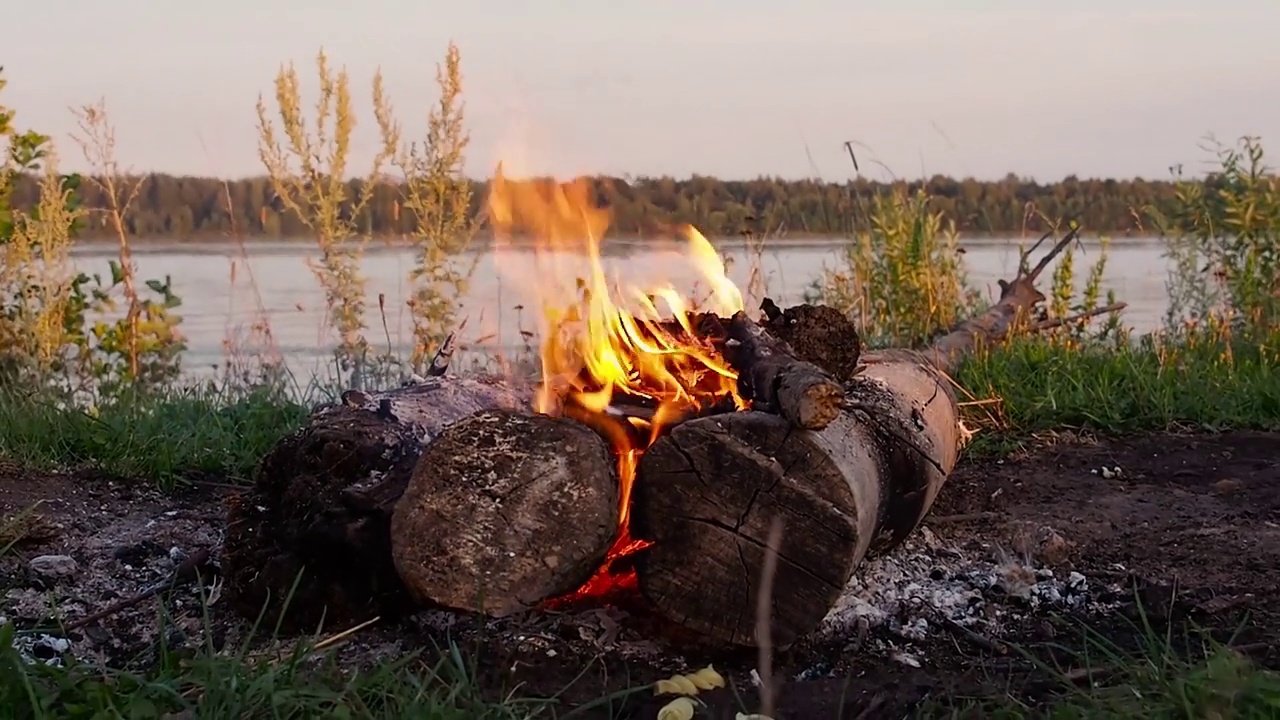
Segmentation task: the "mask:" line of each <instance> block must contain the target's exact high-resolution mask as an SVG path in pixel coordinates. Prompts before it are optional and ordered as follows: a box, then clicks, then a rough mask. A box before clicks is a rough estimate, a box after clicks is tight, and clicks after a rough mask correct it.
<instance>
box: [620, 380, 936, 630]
mask: <svg viewBox="0 0 1280 720" xmlns="http://www.w3.org/2000/svg"><path fill="white" fill-rule="evenodd" d="M849 399H850V407H849V408H847V409H845V410H842V411H841V412H840V413H839V414H838V415H837V417H836V419H835V420H834V421H833V422H831V423H830V424H829V425H828V426H827V427H825V428H823V429H822V430H818V431H807V430H803V429H799V428H795V427H793V426H791V425H790V424H789V423H787V422H785V421H783V420H781V419H780V418H777V417H774V416H771V415H768V414H763V413H758V412H747V413H733V414H729V415H718V416H713V417H707V418H700V419H697V420H692V421H689V422H686V423H683V424H681V425H678V426H676V427H675V428H673V429H672V431H671V433H670V434H669V435H667V436H666V437H664V438H662V439H660V440H658V442H657V443H656V444H655V445H654V446H653V447H651V448H650V449H649V450H648V451H647V452H646V453H645V454H644V456H643V457H642V458H641V460H640V463H639V466H638V469H637V477H636V483H635V490H634V495H633V505H632V526H631V530H632V534H633V535H634V536H635V537H637V538H642V539H646V540H651V541H653V542H654V545H653V546H652V547H651V548H649V549H647V550H645V551H643V552H642V553H641V555H640V556H639V558H638V560H637V563H636V570H637V575H638V580H639V585H640V590H641V592H643V593H644V595H645V597H646V599H648V600H649V602H650V603H652V604H653V606H654V607H655V608H656V609H657V610H658V611H659V612H661V613H662V614H663V615H664V616H666V617H667V618H668V619H670V620H673V621H674V622H676V623H678V624H680V625H682V626H684V627H686V628H688V629H690V630H694V631H695V632H697V633H699V634H701V635H703V636H704V637H706V638H707V639H709V640H711V641H713V642H716V643H724V644H730V645H743V646H752V645H755V644H756V643H757V639H758V635H757V631H758V630H759V628H757V627H756V618H755V608H756V605H757V593H758V589H759V588H760V587H761V585H762V579H763V578H762V568H763V567H764V559H765V548H766V543H765V538H766V537H767V533H768V528H769V524H770V522H771V521H772V519H773V518H774V517H775V516H780V517H781V518H782V521H783V535H782V545H781V547H780V548H779V555H778V570H777V576H776V577H775V578H774V581H773V588H774V589H773V598H772V601H771V605H772V608H773V610H772V613H771V619H770V623H771V624H770V628H769V632H770V635H771V641H772V642H773V643H775V644H777V645H779V646H786V645H788V644H789V643H791V642H793V641H794V640H795V639H796V638H798V637H801V636H803V635H805V634H807V633H809V632H811V631H812V630H814V629H816V628H817V627H818V625H819V624H820V623H821V621H822V619H823V618H824V617H825V616H826V614H827V613H828V612H829V611H830V609H831V607H832V606H833V605H834V604H835V603H836V601H837V600H838V599H839V597H840V595H841V593H842V592H843V590H844V587H845V585H846V584H847V583H848V582H849V579H850V577H851V576H852V573H853V571H854V569H855V568H856V567H857V566H858V565H859V564H860V563H861V562H862V560H863V559H864V558H865V557H867V556H868V555H870V554H874V553H878V552H883V551H885V550H887V549H888V548H891V547H893V546H894V545H895V544H897V543H899V542H901V540H902V539H903V538H905V537H906V536H907V535H909V534H910V533H911V532H912V531H913V530H914V529H915V527H916V526H917V525H918V524H919V522H920V521H921V520H922V519H923V517H924V516H925V514H926V513H927V512H928V510H929V508H930V506H932V504H933V501H934V499H935V498H936V497H937V495H938V491H939V490H940V489H941V488H942V485H943V483H944V482H945V481H946V477H947V475H948V474H949V473H950V472H951V469H952V468H953V467H954V466H955V462H956V457H957V455H958V450H959V427H958V424H957V419H958V416H957V406H956V402H955V398H954V396H953V395H952V394H951V393H950V392H949V390H948V388H947V386H946V384H945V380H944V379H943V378H942V377H941V375H939V374H938V373H937V372H936V371H935V370H933V369H932V368H931V367H929V366H927V365H924V364H921V363H919V362H911V361H904V362H900V363H894V364H885V365H877V366H873V367H871V368H868V369H867V370H866V371H864V372H863V373H862V374H861V375H860V376H858V377H857V378H856V379H855V380H853V381H852V383H851V386H850V393H849Z"/></svg>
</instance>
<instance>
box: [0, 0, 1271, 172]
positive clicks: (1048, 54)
mask: <svg viewBox="0 0 1280 720" xmlns="http://www.w3.org/2000/svg"><path fill="white" fill-rule="evenodd" d="M3 24H4V32H3V36H4V40H3V43H2V46H0V64H3V65H4V67H5V75H6V77H8V79H9V81H10V82H9V87H8V88H7V89H6V91H4V93H3V95H0V103H3V104H6V105H8V106H10V107H12V108H14V109H16V110H17V112H18V116H17V123H18V125H19V126H20V127H21V128H32V129H37V130H40V131H42V132H45V133H47V134H50V135H53V136H54V137H55V139H56V140H58V142H59V147H60V148H61V150H60V152H61V156H62V166H63V168H64V169H68V170H71V169H74V170H82V169H84V163H83V161H82V158H81V157H80V155H79V153H78V151H77V149H76V147H75V146H74V145H73V144H72V143H71V142H70V140H69V135H68V134H69V133H71V132H73V131H74V130H75V127H76V125H75V120H74V117H73V115H72V114H71V112H70V108H72V107H78V106H83V105H85V104H88V103H93V102H96V101H98V100H100V99H101V100H105V103H106V108H107V111H108V113H109V115H110V117H111V118H112V121H113V122H114V124H115V126H116V139H117V155H118V158H119V161H120V164H121V165H122V166H123V167H124V168H126V169H129V170H132V171H136V172H148V171H156V172H168V173H176V174H190V175H204V176H209V175H213V176H222V177H241V176H246V175H259V174H262V173H263V169H262V166H261V165H260V163H259V160H258V155H257V131H256V128H255V123H256V113H255V109H254V106H255V103H256V102H257V99H258V97H259V94H260V93H268V101H270V100H271V98H270V96H269V94H270V93H271V91H272V81H273V78H274V76H275V74H276V72H277V70H278V69H279V68H280V67H281V66H282V65H283V64H288V63H294V64H295V65H296V66H297V67H298V69H299V72H300V73H301V75H302V78H303V81H304V90H305V91H307V92H308V99H309V100H313V99H314V90H315V86H316V83H315V74H314V58H315V56H316V53H317V51H318V50H319V49H320V48H322V47H323V48H324V49H325V51H326V52H327V53H328V55H329V57H330V60H331V62H332V63H333V64H334V65H342V66H345V67H346V69H347V70H348V72H349V73H350V75H351V78H352V83H353V87H354V92H355V99H356V101H357V105H356V107H357V113H358V115H357V117H358V118H359V121H362V122H361V123H360V125H359V127H358V129H357V138H356V143H357V147H356V153H355V158H354V160H353V162H354V163H356V164H357V165H358V166H364V165H367V163H368V162H369V161H370V159H371V158H372V156H373V152H374V148H375V142H376V139H375V135H374V133H373V119H372V116H371V105H370V102H369V83H370V80H371V78H372V77H373V74H374V72H375V71H376V70H377V69H379V68H381V71H382V73H383V75H384V79H385V82H386V87H387V90H388V92H389V95H390V97H391V99H392V102H393V104H394V105H395V107H396V114H397V117H398V118H399V120H400V123H401V124H402V126H403V127H404V129H405V133H406V138H408V139H412V138H415V137H421V136H422V134H423V132H424V128H425V118H426V113H427V108H428V106H429V104H430V103H432V102H434V101H435V99H436V97H437V93H436V90H435V85H434V72H435V65H436V63H438V62H439V61H440V60H441V59H442V58H443V56H444V52H445V49H446V47H447V45H448V43H449V41H450V40H453V41H454V42H456V43H457V44H458V47H459V49H460V51H461V53H462V68H463V74H464V81H465V84H466V100H467V116H468V124H469V127H470V129H471V137H472V142H471V148H470V152H469V153H468V161H467V172H468V174H470V175H472V176H476V177H483V176H488V175H489V174H491V172H492V168H493V167H494V165H495V163H496V162H497V161H498V160H502V159H505V160H507V161H508V163H509V164H511V165H509V166H514V167H515V168H516V170H518V171H528V172H537V173H551V174H556V175H573V174H578V173H606V174H611V175H618V176H628V175H632V176H639V175H674V176H677V177H684V176H688V175H690V174H694V173H696V174H702V175H714V176H718V177H722V178H752V177H757V176H760V175H776V176H782V177H789V178H797V177H814V176H817V177H821V178H824V179H827V180H843V179H845V178H847V177H850V176H851V175H852V174H853V169H852V167H851V164H850V163H849V161H848V157H847V155H846V154H845V153H844V150H843V149H842V145H843V143H844V142H845V141H855V142H857V143H859V146H858V149H857V153H858V155H859V162H860V166H861V168H862V172H863V174H864V175H867V176H870V177H872V178H877V179H884V178H887V177H902V178H913V177H920V176H922V175H932V174H935V173H940V174H947V175H952V176H971V177H977V178H982V179H992V178H999V177H1002V176H1004V175H1005V174H1006V173H1009V172H1014V173H1017V174H1019V175H1022V176H1029V177H1034V178H1035V179H1038V180H1041V181H1053V180H1056V179H1060V178H1062V177H1063V176H1066V175H1069V174H1076V175H1079V176H1081V177H1133V176H1143V177H1148V178H1164V177H1168V174H1169V170H1170V166H1172V165H1174V164H1175V163H1185V164H1186V167H1187V169H1188V170H1189V171H1194V170H1196V169H1200V168H1203V167H1204V166H1205V161H1206V160H1207V159H1208V155H1207V153H1206V151H1205V150H1204V149H1203V148H1202V141H1203V139H1204V137H1205V136H1206V135H1207V134H1210V133H1212V134H1213V135H1215V136H1216V137H1217V138H1219V139H1221V140H1227V141H1230V140H1234V139H1235V138H1237V137H1239V136H1240V135H1244V134H1250V135H1259V136H1261V137H1262V138H1263V141H1264V143H1265V142H1266V141H1267V140H1268V139H1275V140H1276V141H1280V50H1276V49H1274V48H1275V38H1276V36H1277V34H1278V32H1280V2H1276V0H1215V1H1213V2H1210V1H1209V0H1200V1H1192V0H1163V1H1158V0H1157V1H1146V0H1110V1H1109V2H1100V1H1097V0H1075V1H1074V2H1056V3H1051V2H1048V1H1047V0H953V1H951V2H943V1H942V0H931V1H925V0H897V1H892V0H785V2H784V1H783V0H772V1H770V2H764V1H762V0H714V1H713V0H683V2H677V1H676V0H611V1H609V2H605V1H604V0H594V1H588V0H558V1H556V0H538V1H534V0H523V1H518V0H469V1H467V2H459V1H453V2H444V1H443V0H416V1H412V0H363V2H349V1H347V2H339V1H338V0H220V1H219V2H217V3H212V4H210V3H181V2H172V0H169V1H164V0H109V1H107V0H100V1H99V2H90V1H89V0H79V1H78V2H77V1H76V0H52V1H51V2H47V3H38V2H24V3H15V4H14V7H12V8H9V9H6V11H5V13H4V20H3Z"/></svg>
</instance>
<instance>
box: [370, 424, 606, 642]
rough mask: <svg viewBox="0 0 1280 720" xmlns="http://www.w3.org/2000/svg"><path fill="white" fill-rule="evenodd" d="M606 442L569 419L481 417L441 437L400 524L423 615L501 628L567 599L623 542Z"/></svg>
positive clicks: (405, 499)
mask: <svg viewBox="0 0 1280 720" xmlns="http://www.w3.org/2000/svg"><path fill="white" fill-rule="evenodd" d="M614 465H615V461H614V459H613V456H612V455H611V454H610V452H609V445H608V443H607V442H606V441H605V439H604V437H602V436H601V435H599V434H597V433H596V432H595V431H593V430H591V429H590V428H589V427H587V426H586V425H583V424H581V423H578V422H576V421H573V420H570V419H567V418H557V417H551V416H549V415H530V414H528V413H522V412H515V411H511V410H489V411H482V412H479V413H476V414H475V415H472V416H471V417H469V418H466V419H465V420H462V421H460V422H458V423H455V424H454V425H451V426H450V427H448V428H445V430H444V431H443V432H442V433H440V435H439V436H437V437H436V438H435V439H434V440H433V441H432V442H431V444H430V445H428V446H427V448H426V450H425V451H424V452H423V454H422V457H421V458H420V459H419V461H418V464H417V467H416V469H415V470H414V472H413V478H412V479H411V480H410V481H409V486H408V488H407V489H406V490H405V492H404V495H403V496H402V497H401V499H400V500H399V502H398V503H397V505H396V507H395V511H394V513H393V515H392V518H391V555H392V557H393V558H394V561H395V566H396V569H397V570H398V571H399V573H400V577H401V578H402V579H403V580H404V582H405V585H406V586H407V587H408V589H409V593H410V594H411V595H412V596H413V597H414V599H415V600H417V601H418V602H419V603H422V604H424V605H443V606H446V607H450V608H456V609H462V610H470V611H475V612H481V613H484V614H486V615H489V616H492V617H500V616H504V615H509V614H511V613H515V612H519V611H521V610H526V609H529V608H531V607H534V606H536V605H538V604H540V603H542V602H543V601H544V600H547V599H548V598H554V597H559V596H562V595H567V594H569V593H571V592H573V591H574V590H577V589H578V588H579V587H580V586H582V584H583V583H585V582H586V581H587V580H588V579H589V578H590V577H591V576H592V574H593V573H595V571H596V569H597V568H599V567H600V565H601V563H602V562H603V561H604V559H605V555H606V553H608V551H609V547H610V545H611V544H612V543H613V540H614V536H615V535H616V534H617V531H618V524H619V521H620V513H621V509H620V506H619V494H620V487H621V486H620V483H619V480H618V476H617V473H616V472H615V470H614Z"/></svg>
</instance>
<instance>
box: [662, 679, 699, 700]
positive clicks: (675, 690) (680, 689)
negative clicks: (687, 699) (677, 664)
mask: <svg viewBox="0 0 1280 720" xmlns="http://www.w3.org/2000/svg"><path fill="white" fill-rule="evenodd" d="M653 694H654V695H663V694H672V695H697V694H698V686H697V685H694V684H693V681H692V680H690V679H689V678H687V677H685V676H684V675H672V676H671V677H669V678H667V679H666V680H659V681H658V682H656V683H654V684H653Z"/></svg>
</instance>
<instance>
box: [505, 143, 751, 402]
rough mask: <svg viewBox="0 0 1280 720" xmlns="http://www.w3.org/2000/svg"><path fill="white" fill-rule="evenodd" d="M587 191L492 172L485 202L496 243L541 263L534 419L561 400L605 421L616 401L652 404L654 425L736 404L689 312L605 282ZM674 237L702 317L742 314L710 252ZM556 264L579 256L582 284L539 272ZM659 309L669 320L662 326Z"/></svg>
mask: <svg viewBox="0 0 1280 720" xmlns="http://www.w3.org/2000/svg"><path fill="white" fill-rule="evenodd" d="M588 183H589V181H588V180H587V179H584V178H579V179H576V180H574V181H571V182H568V183H558V182H555V181H552V180H545V179H536V180H522V181H515V180H510V179H507V178H505V177H503V176H502V174H501V167H499V170H498V173H497V174H496V176H495V178H494V181H493V184H492V187H491V190H490V193H489V197H488V212H489V220H490V222H491V223H492V225H493V227H494V230H495V234H496V235H497V236H498V239H499V241H508V240H511V239H512V238H513V237H514V236H515V235H517V234H519V235H525V236H529V239H531V240H532V241H533V243H534V245H535V252H536V253H537V254H538V255H539V256H540V257H539V259H540V260H550V263H546V262H540V263H539V266H540V270H539V273H538V277H537V278H536V280H537V284H538V288H539V294H540V295H541V297H540V300H541V302H542V312H543V320H544V323H543V328H542V329H543V338H542V344H541V348H540V359H541V363H542V373H543V383H542V390H541V392H540V393H539V397H538V405H537V408H536V409H537V410H538V411H539V412H552V411H553V410H554V408H556V407H557V406H558V401H559V400H561V399H563V398H565V397H566V394H567V395H568V396H571V397H572V399H573V400H574V401H575V402H576V403H577V404H578V405H579V406H581V407H583V408H585V409H587V410H589V411H592V412H604V411H605V409H606V408H607V407H608V406H609V405H610V403H611V402H612V401H614V400H616V399H618V398H619V396H625V395H631V396H634V397H637V398H643V399H647V400H648V401H650V402H652V403H656V405H657V410H656V413H657V415H658V416H659V417H671V416H673V415H674V414H678V413H679V411H682V410H687V409H690V408H696V407H699V406H700V405H701V404H703V403H705V402H706V401H708V399H710V398H712V397H723V396H730V397H734V398H735V400H736V380H737V376H736V373H735V372H734V371H733V370H732V369H730V368H729V366H728V364H727V363H725V362H724V360H723V358H721V357H720V354H719V353H718V352H717V351H716V350H715V348H713V347H712V346H711V344H710V342H709V341H706V340H703V339H700V338H698V337H697V333H696V332H695V329H694V328H693V327H692V324H691V318H692V315H693V313H694V308H693V307H692V306H691V303H689V302H688V301H686V299H685V297H684V296H683V295H682V294H681V293H680V292H679V291H677V290H676V288H675V287H673V286H671V285H669V284H668V285H662V286H659V287H649V288H641V287H637V286H635V285H630V284H626V283H623V282H621V281H620V280H619V279H618V278H616V277H615V278H612V279H610V278H609V277H608V276H607V275H606V273H605V267H604V263H603V262H602V259H601V252H600V243H601V238H602V237H603V235H604V233H605V231H606V230H607V229H608V226H609V215H608V211H607V210H606V209H603V208H599V207H596V206H595V205H594V204H593V203H592V202H591V201H590V190H591V188H590V186H589V184H588ZM681 235H682V236H683V238H684V240H685V245H686V248H685V250H686V252H685V254H684V256H685V257H686V258H687V259H688V261H689V262H690V264H691V265H692V267H693V268H694V269H695V270H697V271H698V273H699V275H700V276H701V278H702V279H704V280H705V281H706V282H707V284H708V285H709V287H710V290H711V292H710V296H709V297H708V299H707V302H706V304H705V306H704V307H703V308H701V309H704V310H707V311H710V312H714V313H715V314H717V315H720V316H722V317H728V316H730V315H732V314H733V313H735V312H738V311H740V310H742V309H743V300H742V294H741V292H740V291H739V290H738V288H737V286H736V285H734V283H733V282H732V281H731V280H729V278H728V277H727V276H726V274H725V267H724V263H723V262H722V261H721V259H720V256H719V254H718V253H716V250H715V248H714V247H713V246H712V245H711V243H710V242H708V241H707V239H706V238H705V237H703V236H702V234H701V233H699V232H698V231H697V230H695V229H694V228H692V227H688V226H685V227H683V228H681ZM564 254H573V255H585V256H586V259H587V262H588V269H587V272H586V277H574V278H568V277H563V276H561V277H556V275H560V274H561V273H557V272H556V271H555V270H551V271H550V272H546V271H544V270H543V269H542V267H544V266H545V265H547V264H551V265H555V264H556V260H557V259H559V258H558V256H562V255H564ZM567 288H573V296H567V294H566V292H565V291H566V289H567ZM660 304H661V305H665V308H660V307H659V305H660ZM663 309H665V311H666V314H667V315H668V317H669V318H670V319H668V320H664V317H663V315H664V313H663ZM673 322H674V324H673ZM739 404H740V401H739Z"/></svg>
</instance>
